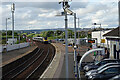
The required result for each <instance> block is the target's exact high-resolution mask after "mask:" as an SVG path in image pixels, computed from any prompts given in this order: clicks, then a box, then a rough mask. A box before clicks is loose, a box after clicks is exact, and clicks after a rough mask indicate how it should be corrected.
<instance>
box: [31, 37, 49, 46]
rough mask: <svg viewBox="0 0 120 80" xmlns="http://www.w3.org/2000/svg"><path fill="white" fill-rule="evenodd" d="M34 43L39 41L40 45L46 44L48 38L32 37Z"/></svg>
mask: <svg viewBox="0 0 120 80" xmlns="http://www.w3.org/2000/svg"><path fill="white" fill-rule="evenodd" d="M33 40H34V41H40V42H41V43H45V44H47V43H48V38H47V37H33Z"/></svg>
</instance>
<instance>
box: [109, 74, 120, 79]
mask: <svg viewBox="0 0 120 80" xmlns="http://www.w3.org/2000/svg"><path fill="white" fill-rule="evenodd" d="M109 80H120V74H119V75H116V76H114V77H112V78H110V79H109Z"/></svg>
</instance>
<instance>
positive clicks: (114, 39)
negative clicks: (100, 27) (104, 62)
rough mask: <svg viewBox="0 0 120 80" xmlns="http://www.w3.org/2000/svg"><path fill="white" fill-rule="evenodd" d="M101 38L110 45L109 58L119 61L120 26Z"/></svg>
mask: <svg viewBox="0 0 120 80" xmlns="http://www.w3.org/2000/svg"><path fill="white" fill-rule="evenodd" d="M103 36H104V37H105V38H106V40H107V42H109V43H110V45H108V48H109V51H110V58H111V59H120V26H119V27H117V28H115V29H113V30H112V31H110V32H108V33H106V34H104V35H103Z"/></svg>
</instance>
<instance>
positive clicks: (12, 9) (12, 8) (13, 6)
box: [11, 3, 15, 44]
mask: <svg viewBox="0 0 120 80" xmlns="http://www.w3.org/2000/svg"><path fill="white" fill-rule="evenodd" d="M11 11H12V39H13V43H12V44H14V11H15V4H14V3H13V4H12V7H11Z"/></svg>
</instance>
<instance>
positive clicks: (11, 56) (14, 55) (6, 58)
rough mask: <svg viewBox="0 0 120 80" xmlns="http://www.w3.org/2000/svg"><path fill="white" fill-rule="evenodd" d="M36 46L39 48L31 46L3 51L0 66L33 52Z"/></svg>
mask: <svg viewBox="0 0 120 80" xmlns="http://www.w3.org/2000/svg"><path fill="white" fill-rule="evenodd" d="M35 48H37V46H29V47H25V48H21V49H17V50H12V51H9V52H5V53H2V64H0V66H1V67H2V66H4V65H6V64H8V63H10V62H12V61H15V60H17V59H19V58H20V57H23V56H24V55H26V54H28V53H30V52H32V51H33V50H34V49H35Z"/></svg>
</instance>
